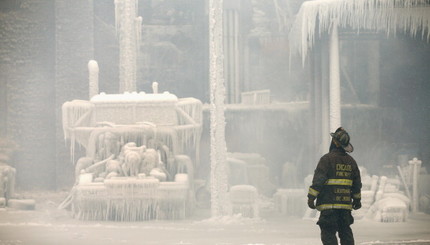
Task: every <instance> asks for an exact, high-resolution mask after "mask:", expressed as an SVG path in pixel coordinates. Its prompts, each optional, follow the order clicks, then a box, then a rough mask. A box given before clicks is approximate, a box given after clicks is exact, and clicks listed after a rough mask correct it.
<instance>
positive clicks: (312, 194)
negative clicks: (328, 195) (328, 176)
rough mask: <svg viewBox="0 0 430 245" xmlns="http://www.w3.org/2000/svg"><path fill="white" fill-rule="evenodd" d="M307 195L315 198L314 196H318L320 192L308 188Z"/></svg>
mask: <svg viewBox="0 0 430 245" xmlns="http://www.w3.org/2000/svg"><path fill="white" fill-rule="evenodd" d="M308 194H309V195H311V196H314V197H316V196H318V194H320V192H319V191H317V190H315V189H312V188H310V187H309V192H308Z"/></svg>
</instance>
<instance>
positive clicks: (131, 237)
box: [0, 191, 430, 245]
mask: <svg viewBox="0 0 430 245" xmlns="http://www.w3.org/2000/svg"><path fill="white" fill-rule="evenodd" d="M67 194H68V193H67V192H61V191H59V192H36V191H34V192H32V193H21V195H22V198H34V199H35V200H36V209H35V210H32V211H17V210H13V209H9V208H7V209H5V208H3V209H0V243H1V244H44V245H50V244H58V241H61V244H64V245H72V244H73V245H74V244H80V245H87V244H88V245H114V244H115V245H117V244H128V245H130V244H132V245H142V244H151V245H178V244H188V245H250V244H252V245H256V244H261V245H315V244H321V242H320V238H319V235H320V231H319V228H318V226H317V225H316V224H315V222H316V220H304V219H302V218H299V217H294V216H286V215H282V214H280V213H278V212H274V210H273V209H270V208H267V209H266V210H264V212H262V213H261V217H260V218H259V219H251V218H247V217H243V216H241V215H233V216H219V217H210V216H211V215H210V211H209V210H206V209H196V210H195V212H194V215H192V216H191V217H190V218H189V219H186V220H177V221H159V220H158V221H145V222H121V223H119V222H110V221H104V222H101V221H80V220H76V219H74V218H73V217H71V216H70V212H68V211H66V210H58V209H57V206H58V204H59V203H60V202H61V201H62V200H63V199H64V197H65V196H66V195H67ZM353 214H355V211H353ZM428 227H430V216H429V215H428V214H423V213H419V214H417V215H411V217H409V218H408V220H407V221H406V222H401V223H381V222H376V221H373V220H372V219H361V220H356V221H355V223H354V224H353V225H352V229H353V231H354V237H355V239H356V244H357V245H360V244H363V245H364V244H367V245H371V244H381V245H382V244H391V245H393V244H396V245H400V244H420V245H424V244H429V243H430V234H429V233H428ZM389 242H391V243H389ZM401 242H403V243H401ZM419 242H421V243H419Z"/></svg>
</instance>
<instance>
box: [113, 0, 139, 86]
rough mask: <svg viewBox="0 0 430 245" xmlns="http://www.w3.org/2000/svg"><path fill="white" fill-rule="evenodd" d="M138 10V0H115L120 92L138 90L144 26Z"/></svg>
mask: <svg viewBox="0 0 430 245" xmlns="http://www.w3.org/2000/svg"><path fill="white" fill-rule="evenodd" d="M137 10H138V1H137V0H115V22H116V30H117V35H118V39H119V79H120V84H119V88H120V93H123V92H134V91H136V74H137V55H138V54H139V45H140V36H141V26H142V18H141V17H137Z"/></svg>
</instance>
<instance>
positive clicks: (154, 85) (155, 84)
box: [152, 82, 158, 94]
mask: <svg viewBox="0 0 430 245" xmlns="http://www.w3.org/2000/svg"><path fill="white" fill-rule="evenodd" d="M152 93H154V94H158V83H157V82H153V83H152Z"/></svg>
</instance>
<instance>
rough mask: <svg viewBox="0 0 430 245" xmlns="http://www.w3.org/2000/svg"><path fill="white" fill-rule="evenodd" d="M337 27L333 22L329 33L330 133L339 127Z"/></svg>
mask: <svg viewBox="0 0 430 245" xmlns="http://www.w3.org/2000/svg"><path fill="white" fill-rule="evenodd" d="M337 25H338V23H337V21H333V24H332V30H331V33H330V132H334V131H336V129H337V128H338V127H340V125H341V121H340V117H341V115H340V113H341V112H340V72H339V35H338V31H337Z"/></svg>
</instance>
